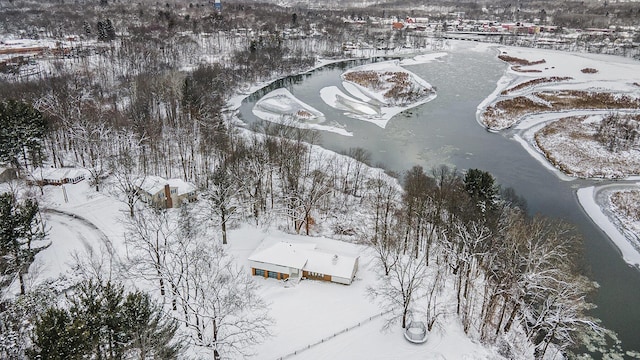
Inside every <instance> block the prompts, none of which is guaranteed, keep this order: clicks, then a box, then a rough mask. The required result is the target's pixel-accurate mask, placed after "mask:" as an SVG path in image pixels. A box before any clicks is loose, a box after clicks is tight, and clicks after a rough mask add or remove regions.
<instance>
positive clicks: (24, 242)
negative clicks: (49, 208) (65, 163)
mask: <svg viewBox="0 0 640 360" xmlns="http://www.w3.org/2000/svg"><path fill="white" fill-rule="evenodd" d="M39 211H40V210H39V207H38V203H37V202H35V201H34V200H31V199H27V200H25V201H24V202H23V203H20V202H19V201H18V200H17V199H16V197H15V195H14V194H13V193H4V194H1V195H0V255H1V257H0V270H2V272H3V273H5V274H6V273H8V274H10V279H9V280H10V281H13V279H15V278H16V277H17V278H18V281H19V282H20V294H22V295H24V294H25V284H24V279H23V276H24V274H25V273H26V272H27V270H28V268H29V265H30V264H31V263H32V262H33V259H34V256H35V254H36V253H37V252H38V251H39V250H42V247H37V246H36V244H35V242H36V241H38V240H42V239H44V237H45V236H46V233H45V232H44V230H43V227H42V226H41V224H40V220H39V219H40V217H39V216H38V213H39Z"/></svg>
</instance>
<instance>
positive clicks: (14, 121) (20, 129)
mask: <svg viewBox="0 0 640 360" xmlns="http://www.w3.org/2000/svg"><path fill="white" fill-rule="evenodd" d="M45 131H46V123H45V120H44V118H43V116H42V114H41V113H40V111H38V110H36V109H35V108H34V107H33V106H32V105H31V104H28V103H24V102H20V101H15V100H9V101H6V102H2V103H0V161H5V162H8V163H11V164H12V165H13V166H14V167H15V168H16V169H20V165H21V164H20V160H22V162H23V163H22V165H24V166H28V165H29V164H31V165H32V166H33V167H35V166H39V165H41V163H42V160H43V153H42V141H43V139H44V136H45Z"/></svg>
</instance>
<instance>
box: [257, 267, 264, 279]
mask: <svg viewBox="0 0 640 360" xmlns="http://www.w3.org/2000/svg"><path fill="white" fill-rule="evenodd" d="M256 275H258V276H262V277H264V270H260V269H256Z"/></svg>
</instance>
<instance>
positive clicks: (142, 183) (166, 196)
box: [134, 176, 197, 208]
mask: <svg viewBox="0 0 640 360" xmlns="http://www.w3.org/2000/svg"><path fill="white" fill-rule="evenodd" d="M134 184H135V186H136V187H137V188H138V193H139V194H140V196H141V198H142V201H144V202H146V203H148V204H152V205H154V206H157V207H161V208H177V207H180V206H181V205H182V204H183V203H185V202H191V201H195V200H196V199H197V197H196V186H195V185H193V184H192V183H190V182H187V181H183V180H181V179H169V180H165V179H164V178H161V177H160V176H147V177H145V178H140V179H136V180H135V181H134Z"/></svg>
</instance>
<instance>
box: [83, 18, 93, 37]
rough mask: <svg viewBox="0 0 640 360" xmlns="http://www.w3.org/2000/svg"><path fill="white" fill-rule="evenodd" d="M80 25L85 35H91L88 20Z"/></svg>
mask: <svg viewBox="0 0 640 360" xmlns="http://www.w3.org/2000/svg"><path fill="white" fill-rule="evenodd" d="M82 27H83V28H84V33H85V34H86V35H87V36H91V24H89V22H88V21H86V20H85V21H84V23H83V24H82Z"/></svg>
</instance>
